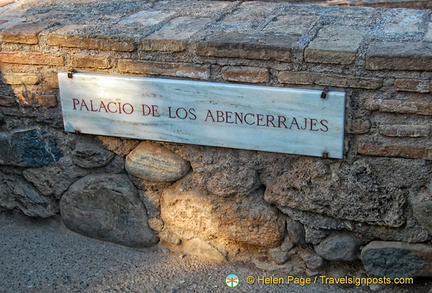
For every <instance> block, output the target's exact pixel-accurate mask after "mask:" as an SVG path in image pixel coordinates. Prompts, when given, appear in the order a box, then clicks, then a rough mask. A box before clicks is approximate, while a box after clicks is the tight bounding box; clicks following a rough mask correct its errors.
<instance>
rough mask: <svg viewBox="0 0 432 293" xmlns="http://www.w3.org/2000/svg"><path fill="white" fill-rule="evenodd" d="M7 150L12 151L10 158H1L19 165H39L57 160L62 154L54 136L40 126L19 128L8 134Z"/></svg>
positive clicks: (8, 162) (11, 163)
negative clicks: (8, 144)
mask: <svg viewBox="0 0 432 293" xmlns="http://www.w3.org/2000/svg"><path fill="white" fill-rule="evenodd" d="M9 143H10V146H9V148H8V146H6V148H8V151H7V152H6V153H8V152H10V151H12V152H13V154H12V158H13V159H12V160H11V159H10V158H9V159H8V158H5V159H3V160H4V161H6V162H7V163H6V164H10V165H14V166H20V167H41V166H44V165H48V164H49V163H52V162H57V161H58V160H59V159H60V158H61V157H62V156H63V154H62V152H61V150H60V149H59V148H58V147H57V143H56V141H55V139H54V137H53V136H52V135H51V134H50V133H49V132H47V131H45V130H43V129H40V128H30V129H23V130H21V129H19V130H15V131H13V132H12V133H11V135H10V140H9Z"/></svg>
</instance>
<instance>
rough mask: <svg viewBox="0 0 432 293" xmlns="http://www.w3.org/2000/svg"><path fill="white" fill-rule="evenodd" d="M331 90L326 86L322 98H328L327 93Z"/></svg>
mask: <svg viewBox="0 0 432 293" xmlns="http://www.w3.org/2000/svg"><path fill="white" fill-rule="evenodd" d="M329 91H330V89H329V88H328V87H325V88H324V89H323V91H322V93H321V99H325V98H327V94H328V92H329Z"/></svg>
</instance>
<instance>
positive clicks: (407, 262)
mask: <svg viewBox="0 0 432 293" xmlns="http://www.w3.org/2000/svg"><path fill="white" fill-rule="evenodd" d="M361 260H362V263H363V265H364V267H365V269H366V272H367V273H368V274H369V275H370V276H373V277H389V278H402V277H430V276H432V246H431V245H426V244H409V243H404V242H393V241H389V242H386V241H373V242H371V243H369V244H368V245H367V246H365V247H364V248H363V250H362V253H361Z"/></svg>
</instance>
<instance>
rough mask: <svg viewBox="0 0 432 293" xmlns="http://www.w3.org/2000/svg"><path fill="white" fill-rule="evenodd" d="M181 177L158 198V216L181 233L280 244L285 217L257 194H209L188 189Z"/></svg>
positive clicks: (187, 235) (182, 235) (263, 245)
mask: <svg viewBox="0 0 432 293" xmlns="http://www.w3.org/2000/svg"><path fill="white" fill-rule="evenodd" d="M186 179H188V178H185V180H184V181H186ZM182 181H183V180H182ZM182 181H180V182H178V183H176V184H175V185H173V186H172V187H171V188H170V189H167V190H165V192H164V193H163V194H162V198H161V218H162V220H163V221H164V222H165V225H167V226H169V227H170V229H171V230H173V231H175V232H176V233H177V234H178V235H179V236H180V237H182V238H186V239H190V238H194V237H196V236H199V237H201V238H206V239H213V238H222V239H227V240H230V241H232V242H235V243H242V244H249V245H254V246H260V247H268V248H273V247H277V246H279V245H280V244H281V242H282V240H283V237H284V230H285V221H284V219H283V218H282V217H281V216H280V215H279V213H278V211H277V210H276V209H274V208H272V207H270V206H269V205H267V204H266V203H265V202H264V201H263V200H262V199H261V197H260V196H261V195H260V194H254V195H251V196H249V197H241V196H239V197H233V198H229V199H227V198H222V197H212V196H208V195H204V194H202V193H200V192H198V191H197V190H195V189H193V188H191V189H189V188H188V186H187V184H184V185H183V183H184V182H182Z"/></svg>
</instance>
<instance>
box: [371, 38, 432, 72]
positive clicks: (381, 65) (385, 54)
mask: <svg viewBox="0 0 432 293" xmlns="http://www.w3.org/2000/svg"><path fill="white" fill-rule="evenodd" d="M431 60H432V53H431V50H430V49H429V48H428V47H427V46H426V45H425V44H423V43H420V42H418V43H416V42H405V43H402V42H380V43H372V44H371V45H370V46H369V51H368V53H367V55H366V69H369V70H383V69H384V70H424V71H431V70H432V65H431V64H432V62H431Z"/></svg>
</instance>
